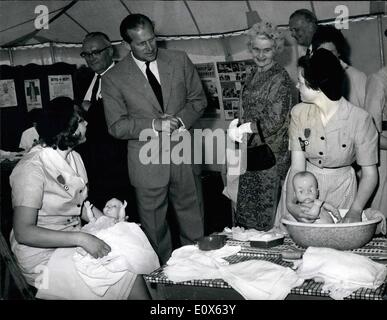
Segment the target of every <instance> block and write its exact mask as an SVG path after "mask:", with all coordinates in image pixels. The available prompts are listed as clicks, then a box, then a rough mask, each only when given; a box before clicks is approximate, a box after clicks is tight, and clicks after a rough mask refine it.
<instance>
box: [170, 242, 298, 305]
mask: <svg viewBox="0 0 387 320" xmlns="http://www.w3.org/2000/svg"><path fill="white" fill-rule="evenodd" d="M240 250H241V247H240V246H228V245H226V246H224V247H223V248H221V249H218V250H211V251H201V250H199V249H198V248H197V247H196V246H193V245H191V246H184V247H181V248H179V249H177V250H175V251H174V252H173V253H172V256H171V258H170V259H169V260H168V262H167V266H166V267H165V268H164V273H165V275H166V276H167V277H168V279H169V280H171V281H174V282H181V281H189V280H203V279H223V280H224V281H226V282H227V283H228V284H229V285H230V286H231V287H233V288H234V289H235V290H236V291H238V292H239V293H240V294H241V295H242V296H243V297H244V298H245V299H255V300H265V299H267V300H269V299H270V300H274V299H284V298H285V297H286V296H287V295H288V294H289V292H290V290H291V289H292V288H293V287H296V286H299V285H301V284H302V282H303V279H301V278H299V277H298V276H297V274H296V273H295V272H294V271H293V270H291V269H290V268H285V267H282V266H279V265H276V264H274V263H271V262H267V261H260V260H250V261H245V262H240V263H235V264H229V263H228V262H227V261H226V260H224V259H223V258H225V257H227V256H230V255H234V254H236V253H237V252H238V251H240Z"/></svg>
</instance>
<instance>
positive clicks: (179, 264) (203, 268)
mask: <svg viewBox="0 0 387 320" xmlns="http://www.w3.org/2000/svg"><path fill="white" fill-rule="evenodd" d="M240 250H241V246H229V245H225V246H224V247H222V248H220V249H217V250H210V251H202V250H200V249H199V248H198V247H197V246H194V245H188V246H184V247H181V248H179V249H176V250H175V251H173V252H172V255H171V257H170V258H169V260H168V261H167V266H166V267H165V268H164V273H165V274H166V275H167V277H168V279H169V280H171V281H174V282H181V281H189V280H201V279H216V278H219V270H218V266H219V265H222V264H228V262H227V261H226V260H224V259H223V258H225V257H228V256H232V255H234V254H236V253H237V252H239V251H240Z"/></svg>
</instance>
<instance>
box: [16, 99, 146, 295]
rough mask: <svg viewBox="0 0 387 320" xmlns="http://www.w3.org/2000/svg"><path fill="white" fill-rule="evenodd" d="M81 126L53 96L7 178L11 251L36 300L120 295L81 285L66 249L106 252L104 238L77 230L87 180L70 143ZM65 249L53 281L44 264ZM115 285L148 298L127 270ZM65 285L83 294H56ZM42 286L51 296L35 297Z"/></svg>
mask: <svg viewBox="0 0 387 320" xmlns="http://www.w3.org/2000/svg"><path fill="white" fill-rule="evenodd" d="M86 127H87V122H86V121H85V120H84V119H83V118H82V116H81V114H80V113H79V112H78V110H76V106H74V103H73V101H72V100H71V99H70V98H67V97H58V98H55V99H53V100H52V101H50V104H49V106H47V107H46V109H45V110H44V111H43V115H42V118H41V119H40V121H39V123H38V127H37V128H38V132H39V135H40V141H39V144H37V145H36V146H34V147H33V148H32V149H31V150H30V151H29V152H28V153H26V155H25V156H24V157H23V158H22V159H21V160H20V162H19V163H18V164H17V165H16V167H15V169H14V170H13V172H12V174H11V176H10V184H11V188H12V205H13V208H14V218H13V229H12V232H11V239H10V243H11V249H12V251H13V253H14V254H15V256H16V258H17V261H18V264H19V266H20V268H21V270H22V272H23V275H24V277H25V278H26V280H27V282H28V283H29V284H30V285H32V286H35V287H36V288H37V289H39V291H38V294H37V297H38V298H52V299H55V298H70V299H71V298H74V299H77V298H83V299H103V298H110V299H115V298H119V297H121V296H118V295H117V294H115V293H116V292H118V291H114V290H109V291H108V292H109V294H108V295H105V296H103V297H100V296H97V295H95V294H94V293H93V292H92V291H91V290H89V289H88V287H87V286H86V285H85V284H83V282H82V280H81V278H80V277H79V275H78V274H77V272H76V271H75V268H74V266H73V265H74V263H73V261H72V251H71V250H74V251H75V249H76V248H77V247H78V248H82V249H83V250H84V251H85V252H86V253H88V254H89V255H90V256H92V257H94V258H95V259H98V258H102V257H105V256H107V255H108V254H109V252H110V251H111V247H110V246H109V245H108V244H107V243H106V242H105V241H103V240H101V239H99V238H98V237H96V236H94V235H92V234H89V233H86V232H82V231H81V217H82V219H84V220H85V221H88V218H87V214H86V208H85V207H84V206H83V202H84V200H85V199H86V198H87V194H88V187H87V182H88V179H87V174H86V170H85V167H84V165H83V161H82V159H81V157H80V155H79V154H78V153H77V152H75V151H73V147H75V146H76V145H78V144H80V143H83V142H85V140H86V138H85V133H86ZM92 210H93V215H94V216H95V217H101V216H102V215H103V214H102V212H101V211H99V210H98V209H97V208H92ZM65 249H67V250H70V251H69V254H68V255H67V256H66V257H67V258H66V259H67V260H63V261H64V262H66V266H65V265H64V263H60V264H59V268H58V270H59V271H58V272H59V273H60V274H61V277H62V278H61V280H55V279H56V278H54V276H53V272H51V269H50V270H49V268H48V265H49V264H50V263H52V262H54V261H53V256H55V255H56V253H57V252H58V250H59V251H60V250H65ZM70 269H71V270H70ZM46 271H48V272H46ZM70 271H71V272H70ZM47 278H48V281H46V282H45V280H47ZM64 278H65V279H64ZM43 282H45V283H43ZM80 286H81V287H80ZM117 286H120V287H119V290H120V292H125V293H127V294H128V295H129V293H130V296H129V297H139V298H142V299H144V298H146V297H147V292H146V288H145V287H144V286H145V283H143V279H142V277H137V274H135V273H130V272H128V273H126V274H125V277H123V278H122V281H118V282H117ZM59 287H60V289H58V290H56V291H55V290H54V288H59ZM68 288H71V289H72V290H73V292H81V293H82V296H80V295H78V296H76V295H74V296H71V295H63V294H61V292H59V291H62V292H63V291H66V290H67V289H68ZM77 288H80V289H79V290H76V289H77ZM42 289H50V295H47V294H46V295H39V294H40V293H39V292H40V291H41V290H42ZM128 295H127V296H126V297H128Z"/></svg>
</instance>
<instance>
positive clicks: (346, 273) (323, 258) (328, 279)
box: [297, 247, 387, 299]
mask: <svg viewBox="0 0 387 320" xmlns="http://www.w3.org/2000/svg"><path fill="white" fill-rule="evenodd" d="M297 274H298V275H299V276H300V277H301V278H304V279H315V280H316V281H319V282H324V285H323V288H322V289H323V290H326V291H328V292H329V295H330V297H332V298H333V299H343V298H345V297H347V296H349V295H350V294H352V293H353V292H354V291H356V290H358V289H359V288H370V289H377V288H378V287H379V286H381V285H382V284H383V283H384V281H385V279H386V276H387V267H386V266H384V265H382V264H380V263H376V262H374V261H372V260H371V259H369V258H367V257H364V256H361V255H358V254H355V253H352V252H344V251H339V250H335V249H330V248H315V247H309V248H308V249H307V250H306V251H305V253H304V255H303V258H302V261H301V263H300V265H299V267H298V270H297Z"/></svg>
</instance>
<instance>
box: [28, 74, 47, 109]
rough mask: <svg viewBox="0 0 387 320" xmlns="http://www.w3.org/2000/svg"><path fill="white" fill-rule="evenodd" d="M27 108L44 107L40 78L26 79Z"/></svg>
mask: <svg viewBox="0 0 387 320" xmlns="http://www.w3.org/2000/svg"><path fill="white" fill-rule="evenodd" d="M24 89H25V95H26V102H27V110H28V111H30V110H32V109H34V108H43V106H42V96H41V89H40V81H39V79H31V80H24Z"/></svg>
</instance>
